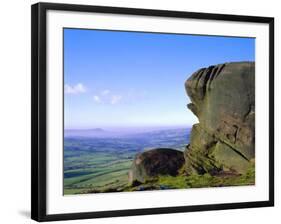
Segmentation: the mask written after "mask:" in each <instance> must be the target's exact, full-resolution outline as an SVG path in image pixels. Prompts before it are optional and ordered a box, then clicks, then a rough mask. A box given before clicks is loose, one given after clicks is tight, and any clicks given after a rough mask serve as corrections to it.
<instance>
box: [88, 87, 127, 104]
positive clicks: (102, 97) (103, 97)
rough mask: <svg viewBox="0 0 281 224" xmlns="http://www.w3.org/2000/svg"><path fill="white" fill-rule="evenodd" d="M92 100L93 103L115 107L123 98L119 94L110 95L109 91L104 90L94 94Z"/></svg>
mask: <svg viewBox="0 0 281 224" xmlns="http://www.w3.org/2000/svg"><path fill="white" fill-rule="evenodd" d="M93 100H94V102H95V103H102V104H111V105H115V104H118V103H120V101H121V100H123V96H122V95H120V94H115V93H112V92H111V91H110V90H108V89H105V90H102V91H100V92H99V93H97V94H95V95H94V96H93Z"/></svg>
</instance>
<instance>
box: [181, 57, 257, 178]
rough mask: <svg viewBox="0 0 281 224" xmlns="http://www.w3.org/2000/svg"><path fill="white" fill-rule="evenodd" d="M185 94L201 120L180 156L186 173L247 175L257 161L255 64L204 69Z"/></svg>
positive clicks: (192, 109) (191, 108) (187, 87)
mask: <svg viewBox="0 0 281 224" xmlns="http://www.w3.org/2000/svg"><path fill="white" fill-rule="evenodd" d="M185 89H186V92H187V94H188V96H189V98H190V100H191V103H190V104H188V108H189V109H190V110H191V111H192V112H193V113H194V114H195V115H196V116H197V117H198V120H199V123H198V124H195V125H193V128H192V131H191V136H190V144H189V145H188V146H187V147H186V150H185V152H184V156H185V160H186V162H185V168H186V171H187V173H199V174H202V173H218V172H221V171H224V170H227V171H231V172H234V173H239V174H243V173H245V172H246V171H247V169H248V167H249V166H250V163H251V162H252V161H253V160H254V158H255V63H254V62H233V63H225V64H219V65H215V66H210V67H208V68H202V69H200V70H198V71H197V72H195V73H194V74H192V76H191V77H190V78H189V79H188V80H187V81H186V82H185Z"/></svg>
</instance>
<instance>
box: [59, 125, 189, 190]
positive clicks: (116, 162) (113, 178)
mask: <svg viewBox="0 0 281 224" xmlns="http://www.w3.org/2000/svg"><path fill="white" fill-rule="evenodd" d="M189 131H190V129H188V128H180V129H171V130H158V131H151V132H145V133H139V134H134V135H130V136H117V137H112V136H107V137H102V136H100V135H99V136H98V137H95V136H93V137H89V136H87V137H81V136H79V137H75V136H74V137H65V140H64V194H65V195H69V194H85V193H98V192H112V191H121V190H122V189H125V188H127V183H128V176H127V174H128V170H129V169H130V166H131V164H132V161H133V159H134V157H135V155H136V154H137V153H139V152H142V151H144V150H149V149H151V148H157V147H170V148H174V149H178V150H184V148H185V146H186V145H187V143H188V141H189Z"/></svg>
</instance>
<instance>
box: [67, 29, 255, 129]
mask: <svg viewBox="0 0 281 224" xmlns="http://www.w3.org/2000/svg"><path fill="white" fill-rule="evenodd" d="M254 60H255V40H254V39H253V38H235V37H216V36H198V35H178V34H156V33H141V32H119V31H101V30H82V29H64V91H65V98H64V101H65V102H64V104H65V111H64V113H65V114H64V119H65V128H106V127H146V126H147V127H149V126H152V127H157V126H159V127H161V126H190V125H192V124H193V123H196V122H197V119H196V117H195V116H194V115H193V114H192V112H191V111H189V110H188V109H187V107H186V105H187V104H188V103H189V102H190V100H189V98H188V96H187V95H186V93H185V89H184V82H185V80H186V79H187V78H188V77H189V76H190V75H192V73H193V72H195V71H197V70H198V69H200V68H201V67H206V66H210V65H213V64H219V63H224V62H232V61H254Z"/></svg>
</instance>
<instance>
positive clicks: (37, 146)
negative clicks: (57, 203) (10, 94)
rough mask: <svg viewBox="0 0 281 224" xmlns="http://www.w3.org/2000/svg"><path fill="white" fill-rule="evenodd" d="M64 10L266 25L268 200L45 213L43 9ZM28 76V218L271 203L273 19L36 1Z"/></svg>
mask: <svg viewBox="0 0 281 224" xmlns="http://www.w3.org/2000/svg"><path fill="white" fill-rule="evenodd" d="M48 10H63V11H75V12H100V13H111V14H125V15H142V16H162V17H174V18H192V19H205V20H217V21H235V22H254V23H264V24H268V25H269V150H270V151H269V183H268V185H269V200H267V201H256V202H243V203H225V204H208V205H195V206H178V207H160V208H145V209H131V210H114V211H100V212H84V213H68V214H52V215H48V214H47V213H46V144H47V140H46V128H47V123H46V118H47V117H46V115H47V114H46V109H47V108H46V95H47V94H46V90H47V88H46V70H47V67H46V59H47V58H46V35H47V33H46V12H47V11H48ZM31 15H32V17H31V26H32V30H31V37H32V38H31V41H32V48H31V59H32V60H31V61H32V64H31V76H32V83H31V86H32V89H31V95H32V99H31V102H32V105H31V111H32V113H31V121H32V123H31V127H32V133H31V135H32V141H31V143H32V145H31V147H32V155H31V161H32V164H31V175H32V180H31V196H32V197H31V218H32V219H34V220H36V221H55V220H70V219H72V220H73V219H86V218H102V217H116V216H132V215H147V214H161V213H177V212H192V211H206V210H222V209H238V208H254V207H268V206H274V18H271V17H256V16H241V15H224V14H211V13H195V12H183V11H164V10H151V9H137V8H119V7H103V6H89V5H73V4H56V3H37V4H34V5H32V13H31Z"/></svg>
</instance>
